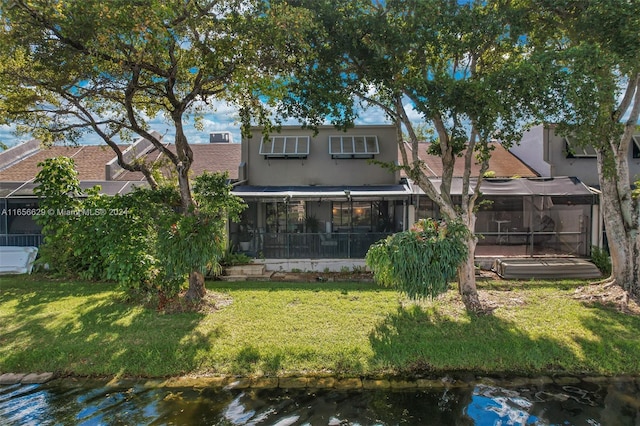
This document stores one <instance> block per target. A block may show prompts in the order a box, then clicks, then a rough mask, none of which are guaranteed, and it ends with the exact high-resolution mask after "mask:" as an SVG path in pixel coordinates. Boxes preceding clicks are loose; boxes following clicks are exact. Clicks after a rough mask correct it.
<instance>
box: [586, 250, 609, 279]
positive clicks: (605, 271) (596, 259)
mask: <svg viewBox="0 0 640 426" xmlns="http://www.w3.org/2000/svg"><path fill="white" fill-rule="evenodd" d="M591 261H592V262H593V264H594V265H596V267H597V268H598V269H599V270H600V272H602V275H604V276H607V277H608V276H609V275H611V257H609V253H607V251H606V250H604V249H601V248H600V247H598V246H591Z"/></svg>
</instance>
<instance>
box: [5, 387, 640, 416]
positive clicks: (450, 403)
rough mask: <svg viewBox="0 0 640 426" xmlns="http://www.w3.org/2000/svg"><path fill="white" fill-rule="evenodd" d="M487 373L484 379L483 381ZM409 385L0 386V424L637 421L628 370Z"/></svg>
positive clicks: (636, 392) (637, 403)
mask: <svg viewBox="0 0 640 426" xmlns="http://www.w3.org/2000/svg"><path fill="white" fill-rule="evenodd" d="M490 383H491V382H490ZM538 383H539V384H520V385H509V384H503V385H496V384H486V383H485V384H482V383H476V384H469V385H466V386H462V387H451V386H446V387H445V386H443V387H441V388H432V389H429V390H419V391H418V390H411V391H391V390H386V391H367V390H358V391H337V390H309V389H307V390H283V389H264V390H247V389H243V390H225V389H211V388H195V387H189V388H163V387H149V386H144V385H138V384H133V383H132V384H130V385H126V386H125V385H119V386H107V385H105V384H104V383H100V382H83V383H82V384H78V383H72V382H68V381H67V382H63V381H53V382H50V383H48V384H41V385H8V386H0V425H3V426H6V425H38V426H39V425H278V426H287V425H616V426H617V425H622V426H624V425H639V424H640V384H639V381H638V380H634V379H609V380H590V381H573V382H572V381H567V382H565V384H561V383H559V382H555V383H547V384H541V382H538Z"/></svg>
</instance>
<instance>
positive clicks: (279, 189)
mask: <svg viewBox="0 0 640 426" xmlns="http://www.w3.org/2000/svg"><path fill="white" fill-rule="evenodd" d="M232 192H233V194H235V195H238V196H240V197H243V198H262V199H264V198H285V197H286V198H293V199H295V198H317V199H320V198H324V199H336V198H339V199H343V200H346V199H347V198H348V197H352V198H358V199H364V198H367V197H374V198H379V197H390V198H393V197H398V196H401V197H406V196H407V195H411V190H410V189H409V187H408V186H406V185H358V186H354V185H351V186H350V185H343V186H297V185H294V186H256V185H242V186H236V187H235V188H234V189H233V191H232Z"/></svg>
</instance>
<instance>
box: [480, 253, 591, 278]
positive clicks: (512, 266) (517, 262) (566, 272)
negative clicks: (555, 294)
mask: <svg viewBox="0 0 640 426" xmlns="http://www.w3.org/2000/svg"><path fill="white" fill-rule="evenodd" d="M492 269H493V270H494V271H495V272H496V273H497V274H498V275H499V276H500V277H502V278H505V279H534V278H537V279H570V278H578V279H597V278H601V277H602V274H601V273H600V271H599V270H598V268H597V267H596V266H595V265H594V264H593V263H591V262H590V261H589V260H588V259H582V258H577V257H526V258H524V257H523V258H517V257H508V258H507V257H505V258H499V259H496V260H495V261H494V263H493V267H492Z"/></svg>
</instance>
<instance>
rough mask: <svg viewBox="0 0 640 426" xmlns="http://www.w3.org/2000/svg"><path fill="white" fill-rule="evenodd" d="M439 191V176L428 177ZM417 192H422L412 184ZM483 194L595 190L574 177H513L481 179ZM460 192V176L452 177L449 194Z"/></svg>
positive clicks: (473, 181)
mask: <svg viewBox="0 0 640 426" xmlns="http://www.w3.org/2000/svg"><path fill="white" fill-rule="evenodd" d="M429 180H430V181H431V182H432V183H433V185H434V186H435V188H436V191H438V192H440V183H441V182H442V180H441V179H439V178H430V179H429ZM476 182H477V179H470V182H469V183H470V191H472V190H473V188H474V187H475V184H476ZM413 189H414V191H415V192H417V193H419V194H424V192H423V191H422V190H421V189H420V188H418V187H417V186H414V188H413ZM480 191H481V192H482V194H483V195H542V196H580V195H594V194H595V193H596V192H595V191H593V190H592V189H590V188H589V187H587V186H586V185H585V184H584V183H582V181H581V180H580V179H578V178H575V177H553V178H515V179H483V180H482V184H481V186H480ZM461 193H462V178H454V179H453V181H452V182H451V194H453V195H460V194H461Z"/></svg>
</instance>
